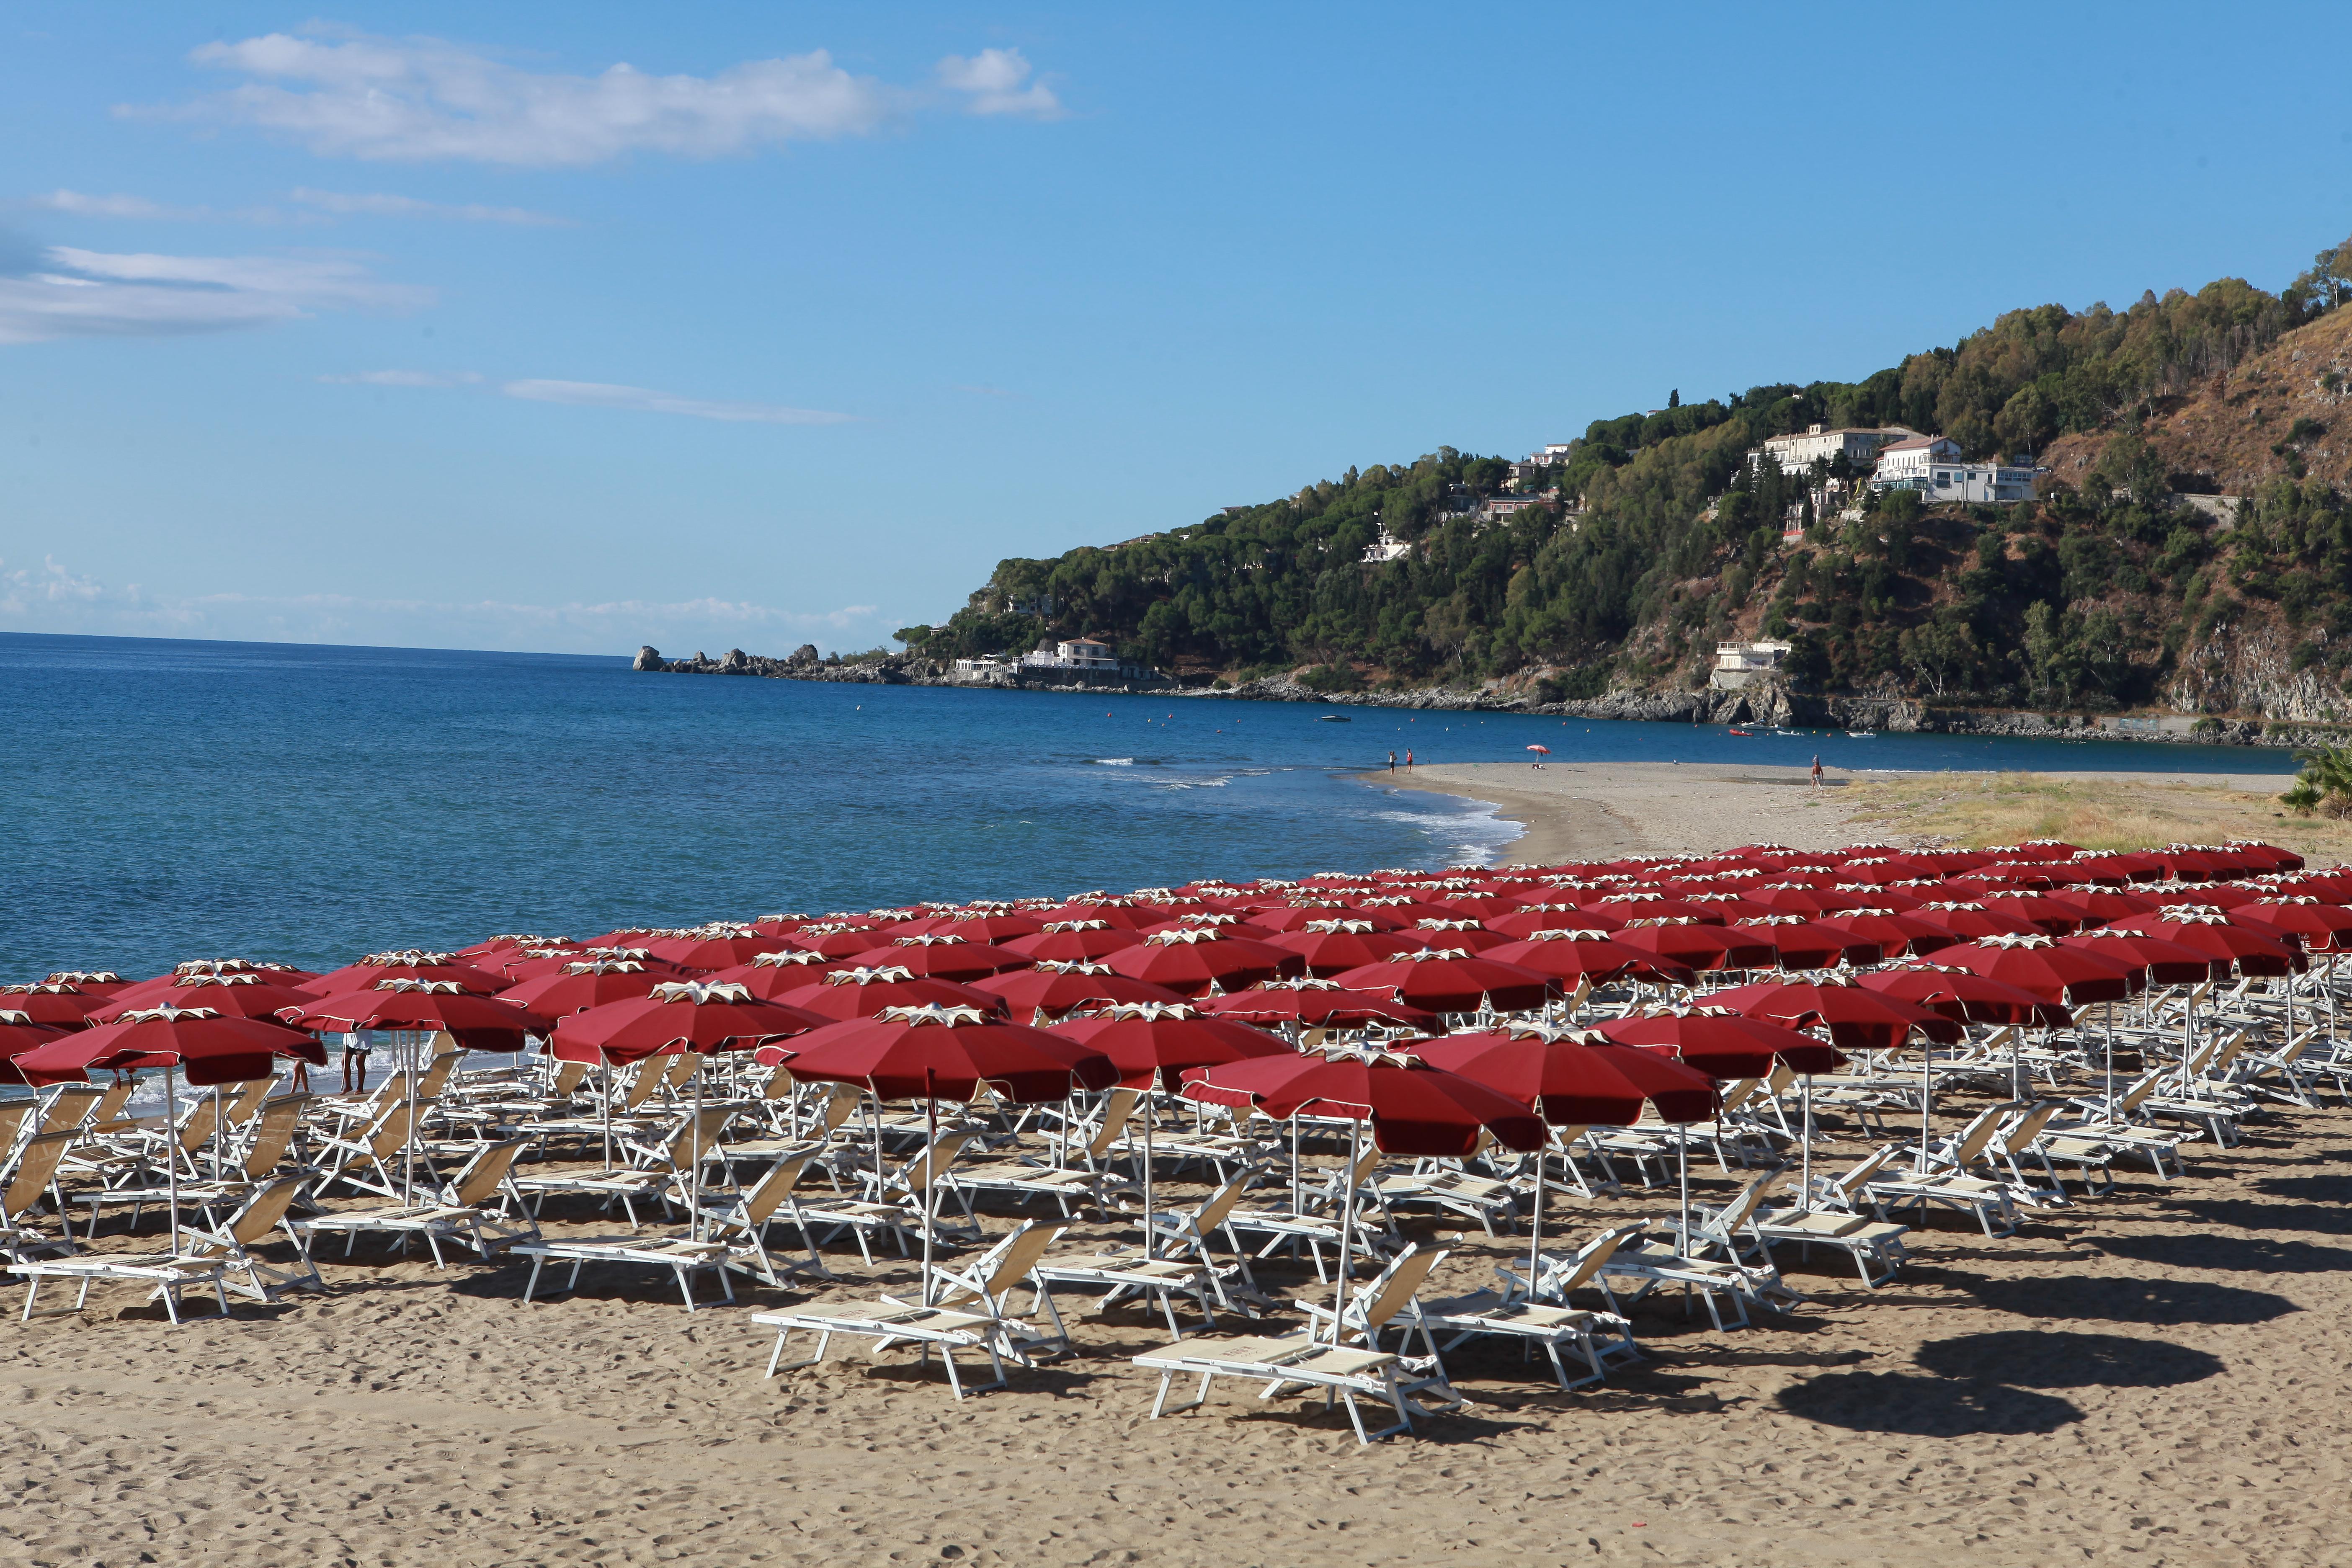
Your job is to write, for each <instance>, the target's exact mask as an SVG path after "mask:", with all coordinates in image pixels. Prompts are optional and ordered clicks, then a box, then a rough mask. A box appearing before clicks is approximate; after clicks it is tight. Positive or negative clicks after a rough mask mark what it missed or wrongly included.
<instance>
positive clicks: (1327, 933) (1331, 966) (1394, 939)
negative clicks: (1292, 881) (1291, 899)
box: [1265, 920, 1429, 980]
mask: <svg viewBox="0 0 2352 1568" xmlns="http://www.w3.org/2000/svg"><path fill="white" fill-rule="evenodd" d="M1265 944H1266V945H1267V946H1268V947H1273V948H1279V949H1281V950H1282V951H1283V952H1291V953H1296V954H1297V956H1298V958H1299V960H1300V961H1301V962H1302V963H1305V964H1306V966H1307V973H1309V974H1311V975H1314V976H1315V977H1316V978H1317V979H1318V980H1328V979H1329V978H1330V977H1331V976H1332V975H1334V974H1337V973H1339V972H1340V971H1342V970H1347V969H1360V968H1362V967H1363V966H1364V965H1365V964H1367V963H1384V962H1386V961H1387V960H1389V959H1391V958H1394V957H1395V956H1396V955H1397V954H1398V953H1400V952H1416V951H1418V950H1420V949H1422V948H1423V947H1426V946H1428V945H1429V944H1428V943H1427V942H1424V941H1415V940H1414V939H1413V938H1412V937H1411V936H1408V935H1406V934H1405V933H1403V932H1402V931H1376V930H1374V929H1373V927H1372V922H1371V921H1358V920H1330V921H1309V922H1308V923H1307V925H1305V926H1303V927H1301V928H1300V929H1299V930H1297V931H1275V932H1272V933H1270V934H1269V935H1268V936H1267V937H1266V938H1265Z"/></svg>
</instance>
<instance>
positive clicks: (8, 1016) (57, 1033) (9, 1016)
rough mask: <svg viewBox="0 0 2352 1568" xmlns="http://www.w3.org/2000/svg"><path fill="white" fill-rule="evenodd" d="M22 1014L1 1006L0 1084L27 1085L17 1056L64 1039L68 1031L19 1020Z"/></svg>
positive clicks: (14, 1086)
mask: <svg viewBox="0 0 2352 1568" xmlns="http://www.w3.org/2000/svg"><path fill="white" fill-rule="evenodd" d="M22 1017H23V1015H22V1014H19V1013H11V1012H9V1011H7V1010H6V1009H5V1008H0V1084H6V1085H9V1086H10V1087H12V1088H24V1087H26V1078H25V1075H24V1072H23V1071H22V1070H21V1069H20V1068H18V1067H17V1066H16V1058H17V1057H20V1056H22V1055H24V1054H25V1053H26V1051H34V1050H38V1049H40V1047H43V1046H46V1045H47V1044H48V1043H49V1042H50V1041H52V1040H58V1039H62V1038H64V1037H65V1036H66V1034H67V1031H66V1030H63V1029H50V1028H44V1027H43V1026H40V1025H38V1024H27V1023H22V1022H19V1020H20V1019H21V1018H22Z"/></svg>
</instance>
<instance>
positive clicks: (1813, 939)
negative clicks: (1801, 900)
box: [1725, 915, 1882, 969]
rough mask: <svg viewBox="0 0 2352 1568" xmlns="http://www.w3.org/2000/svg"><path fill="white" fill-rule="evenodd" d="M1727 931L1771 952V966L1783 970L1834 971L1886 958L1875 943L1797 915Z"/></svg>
mask: <svg viewBox="0 0 2352 1568" xmlns="http://www.w3.org/2000/svg"><path fill="white" fill-rule="evenodd" d="M1725 929H1726V930H1727V931H1729V932H1730V934H1731V935H1732V936H1734V937H1735V938H1737V939H1738V940H1740V941H1742V942H1754V943H1757V944H1759V945H1760V946H1764V947H1769V949H1771V952H1772V960H1771V962H1772V963H1773V964H1774V966H1775V967H1777V968H1780V969H1834V968H1836V967H1837V966H1838V965H1839V964H1840V963H1877V962H1878V961H1879V958H1880V957H1881V956H1882V955H1881V953H1880V952H1879V950H1878V947H1877V945H1876V944H1875V943H1874V942H1865V941H1864V940H1863V939H1862V938H1861V937H1858V936H1852V935H1849V934H1847V933H1846V932H1844V931H1837V930H1834V929H1832V928H1831V927H1829V926H1825V925H1822V924H1819V923H1817V922H1815V921H1808V920H1805V919H1803V918H1801V916H1797V915H1776V916H1772V917H1770V918H1769V919H1766V920H1761V921H1752V922H1750V921H1743V922H1741V923H1740V924H1738V925H1735V926H1728V927H1726V928H1725Z"/></svg>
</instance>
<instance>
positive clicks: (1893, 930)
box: [1813, 910, 1959, 958]
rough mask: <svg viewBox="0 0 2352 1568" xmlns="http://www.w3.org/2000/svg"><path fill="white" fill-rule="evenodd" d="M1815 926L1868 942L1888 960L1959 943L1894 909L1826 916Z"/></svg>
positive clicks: (1934, 925) (1952, 937)
mask: <svg viewBox="0 0 2352 1568" xmlns="http://www.w3.org/2000/svg"><path fill="white" fill-rule="evenodd" d="M1813 923H1814V924H1815V925H1817V926H1820V927H1822V929H1823V930H1825V931H1843V932H1844V933H1845V934H1846V935H1848V936H1850V937H1853V938H1854V939H1855V940H1857V941H1859V942H1869V943H1870V944H1872V945H1873V946H1874V947H1876V948H1877V949H1878V951H1879V952H1881V953H1883V954H1885V956H1886V957H1888V958H1895V957H1897V956H1900V955H1902V954H1905V953H1909V954H1913V955H1915V956H1916V955H1918V954H1923V953H1929V952H1935V951H1936V950H1937V948H1939V947H1949V946H1951V945H1952V943H1954V942H1957V941H1958V940H1959V939H1958V937H1955V936H1954V935H1953V934H1952V933H1951V932H1950V931H1946V930H1945V929H1944V928H1943V927H1941V926H1939V925H1936V924H1933V923H1931V922H1929V921H1922V920H1914V919H1912V918H1911V917H1910V916H1908V915H1903V914H1897V913H1896V912H1895V911H1894V910H1852V911H1850V912H1848V913H1846V914H1842V915H1823V916H1822V918H1821V919H1820V920H1818V921H1814V922H1813Z"/></svg>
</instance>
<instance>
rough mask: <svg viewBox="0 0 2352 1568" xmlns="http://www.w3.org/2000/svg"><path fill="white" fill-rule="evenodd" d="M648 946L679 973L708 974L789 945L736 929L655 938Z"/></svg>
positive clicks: (782, 940)
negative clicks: (698, 972) (679, 970)
mask: <svg viewBox="0 0 2352 1568" xmlns="http://www.w3.org/2000/svg"><path fill="white" fill-rule="evenodd" d="M645 945H646V949H647V951H649V952H652V954H653V955H654V956H655V957H656V958H659V959H666V960H667V961H668V962H669V963H675V964H677V966H678V967H679V968H680V969H693V970H699V971H701V972H702V973H711V972H713V971H716V970H720V969H732V968H734V967H735V965H737V964H739V963H750V962H751V960H752V959H753V958H755V957H757V956H758V955H759V954H761V953H763V952H778V951H779V950H781V949H782V948H784V947H786V946H788V945H790V944H789V943H788V942H786V941H785V939H784V938H782V937H780V936H762V935H761V934H760V933H759V932H758V931H753V930H752V929H751V927H750V926H737V927H733V928H731V929H729V930H725V931H695V932H691V933H688V934H686V935H681V936H657V937H653V938H650V939H649V940H647V942H646V944H645Z"/></svg>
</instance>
